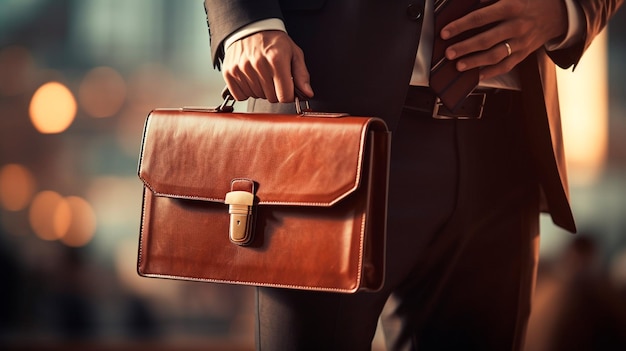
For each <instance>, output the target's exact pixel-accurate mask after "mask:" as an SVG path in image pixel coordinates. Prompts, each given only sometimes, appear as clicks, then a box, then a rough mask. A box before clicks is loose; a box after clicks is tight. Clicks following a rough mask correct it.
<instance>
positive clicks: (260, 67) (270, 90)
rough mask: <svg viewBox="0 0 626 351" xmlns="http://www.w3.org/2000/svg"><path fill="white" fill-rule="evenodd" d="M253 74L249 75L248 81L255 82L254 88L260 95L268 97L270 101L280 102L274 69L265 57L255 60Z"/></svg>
mask: <svg viewBox="0 0 626 351" xmlns="http://www.w3.org/2000/svg"><path fill="white" fill-rule="evenodd" d="M254 67H255V68H254V70H253V71H252V72H251V73H252V74H253V75H251V76H249V77H248V82H250V84H254V86H255V87H254V88H255V89H256V91H258V93H259V97H261V98H265V99H267V101H269V102H278V98H277V95H276V89H275V86H274V70H273V68H272V66H271V64H270V63H269V62H267V60H266V59H265V58H262V59H260V60H257V61H255V64H254Z"/></svg>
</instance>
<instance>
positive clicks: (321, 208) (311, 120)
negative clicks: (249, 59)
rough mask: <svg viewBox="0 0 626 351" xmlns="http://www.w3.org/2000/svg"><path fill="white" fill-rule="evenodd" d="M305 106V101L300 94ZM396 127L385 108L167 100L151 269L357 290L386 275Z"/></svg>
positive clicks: (146, 204) (201, 277)
mask: <svg viewBox="0 0 626 351" xmlns="http://www.w3.org/2000/svg"><path fill="white" fill-rule="evenodd" d="M298 105H299V104H298ZM389 151H390V133H389V132H388V129H387V127H386V125H385V123H384V122H383V121H382V120H381V119H378V118H372V117H353V116H346V115H341V114H328V113H323V114H322V113H312V112H306V111H305V112H301V113H300V114H299V115H298V114H293V115H280V114H256V113H255V114H253V113H235V112H232V107H231V106H229V105H228V104H226V103H225V104H223V105H222V106H220V107H218V108H215V109H199V108H182V109H156V110H154V111H152V112H151V113H150V114H149V116H148V118H147V120H146V124H145V129H144V135H143V142H142V151H141V158H140V162H139V177H140V179H141V180H142V181H143V184H144V193H143V210H142V219H141V233H140V238H139V256H138V272H139V274H140V275H142V276H146V277H157V278H172V279H183V280H192V281H204V282H218V283H230V284H244V285H255V286H269V287H282V288H292V289H305V290H318V291H330V292H343V293H353V292H356V291H360V290H366V291H367V290H369V291H375V290H377V289H380V288H381V286H382V284H383V279H384V264H385V226H386V207H387V181H388V172H389Z"/></svg>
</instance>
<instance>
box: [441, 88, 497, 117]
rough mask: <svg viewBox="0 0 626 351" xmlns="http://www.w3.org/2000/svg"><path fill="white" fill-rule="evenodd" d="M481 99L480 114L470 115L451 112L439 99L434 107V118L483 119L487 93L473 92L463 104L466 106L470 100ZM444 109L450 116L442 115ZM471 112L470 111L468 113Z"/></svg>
mask: <svg viewBox="0 0 626 351" xmlns="http://www.w3.org/2000/svg"><path fill="white" fill-rule="evenodd" d="M474 98H478V99H480V107H479V110H478V114H476V115H473V114H472V115H470V114H469V113H460V114H459V113H454V112H452V111H449V110H448V109H447V108H446V107H445V106H444V105H443V102H441V99H440V98H439V97H437V98H436V99H435V104H434V106H433V113H432V117H433V118H434V119H481V118H482V117H483V111H484V109H485V101H486V100H487V93H485V92H472V93H470V94H469V95H468V96H467V97H466V98H465V101H463V102H462V104H465V103H466V101H467V100H468V99H474ZM442 109H445V110H446V112H447V113H448V114H443V113H440V112H441V110H442ZM468 112H470V111H468Z"/></svg>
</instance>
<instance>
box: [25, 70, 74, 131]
mask: <svg viewBox="0 0 626 351" xmlns="http://www.w3.org/2000/svg"><path fill="white" fill-rule="evenodd" d="M29 112H30V119H31V121H32V123H33V125H34V126H35V128H36V129H37V131H39V132H40V133H43V134H54V133H60V132H62V131H64V130H66V129H67V127H69V126H70V124H72V122H73V121H74V118H75V117H76V100H75V99H74V95H73V94H72V92H71V91H69V89H68V88H67V87H66V86H65V85H63V84H61V83H59V82H48V83H46V84H44V85H42V86H41V87H39V89H37V91H36V92H35V94H33V98H32V100H31V102H30V108H29Z"/></svg>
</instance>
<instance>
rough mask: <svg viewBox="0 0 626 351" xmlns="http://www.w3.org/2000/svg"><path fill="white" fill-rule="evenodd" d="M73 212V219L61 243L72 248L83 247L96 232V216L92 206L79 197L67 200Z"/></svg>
mask: <svg viewBox="0 0 626 351" xmlns="http://www.w3.org/2000/svg"><path fill="white" fill-rule="evenodd" d="M65 200H66V201H67V204H68V206H69V208H70V210H71V219H70V222H69V226H68V228H67V231H66V233H65V234H64V235H63V236H62V237H61V242H62V243H63V244H65V245H67V246H70V247H81V246H84V245H86V244H87V243H89V242H90V241H91V239H92V238H93V236H94V233H95V231H96V214H95V213H94V210H93V208H92V207H91V205H90V204H89V203H88V202H87V201H86V200H85V199H83V198H81V197H78V196H68V197H66V198H65Z"/></svg>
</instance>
